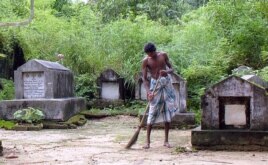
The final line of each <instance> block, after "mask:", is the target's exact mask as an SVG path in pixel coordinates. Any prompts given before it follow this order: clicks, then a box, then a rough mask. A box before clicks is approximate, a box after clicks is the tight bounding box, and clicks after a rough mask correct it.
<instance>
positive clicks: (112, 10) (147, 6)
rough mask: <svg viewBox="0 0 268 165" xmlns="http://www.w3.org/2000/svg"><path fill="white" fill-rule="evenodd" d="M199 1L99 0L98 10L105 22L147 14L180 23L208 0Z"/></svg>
mask: <svg viewBox="0 0 268 165" xmlns="http://www.w3.org/2000/svg"><path fill="white" fill-rule="evenodd" d="M197 1H199V0H165V1H162V0H135V1H133V0H116V1H106V0H98V1H97V2H96V10H97V11H99V12H100V13H101V15H102V20H103V21H104V22H110V21H115V20H117V19H120V18H129V17H130V18H135V17H136V16H138V15H143V14H146V15H147V16H148V18H149V19H150V20H154V21H159V22H161V23H163V24H174V23H180V18H181V16H182V15H183V14H185V13H187V12H189V11H191V10H193V9H194V8H195V7H198V6H201V5H204V4H205V3H206V0H204V1H203V2H202V3H199V2H198V3H197ZM200 2H201V1H200Z"/></svg>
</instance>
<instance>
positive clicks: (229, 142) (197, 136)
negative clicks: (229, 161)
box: [191, 127, 268, 151]
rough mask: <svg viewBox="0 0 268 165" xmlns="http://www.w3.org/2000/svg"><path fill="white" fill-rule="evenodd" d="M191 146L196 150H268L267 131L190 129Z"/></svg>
mask: <svg viewBox="0 0 268 165" xmlns="http://www.w3.org/2000/svg"><path fill="white" fill-rule="evenodd" d="M191 138H192V139H191V141H192V146H193V147H194V148H195V149H198V150H236V151H268V131H252V130H201V128H200V127H197V128H195V129H193V130H192V136H191Z"/></svg>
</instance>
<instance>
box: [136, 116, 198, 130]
mask: <svg viewBox="0 0 268 165" xmlns="http://www.w3.org/2000/svg"><path fill="white" fill-rule="evenodd" d="M142 118H143V114H142V115H140V121H141V120H142ZM147 118H148V115H147V114H146V116H145V119H144V122H143V124H142V126H143V127H145V126H146V123H147ZM153 127H154V128H164V123H159V124H154V125H153ZM194 127H195V114H194V113H191V112H185V113H177V114H176V115H175V116H174V117H173V118H172V121H171V128H179V129H189V128H194Z"/></svg>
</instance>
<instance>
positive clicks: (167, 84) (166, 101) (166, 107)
mask: <svg viewBox="0 0 268 165" xmlns="http://www.w3.org/2000/svg"><path fill="white" fill-rule="evenodd" d="M158 81H159V82H158V83H157V80H155V79H153V78H151V82H150V91H151V92H153V89H154V88H155V91H154V97H153V99H152V100H151V101H150V108H149V113H148V119H147V124H155V123H161V122H171V119H172V118H173V117H174V116H175V113H176V111H177V110H178V107H179V106H178V101H177V99H176V95H175V90H174V87H173V85H172V83H171V79H170V77H169V76H166V77H160V78H159V80H158ZM156 85H157V86H156ZM155 86H156V87H155Z"/></svg>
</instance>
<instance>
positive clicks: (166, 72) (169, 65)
mask: <svg viewBox="0 0 268 165" xmlns="http://www.w3.org/2000/svg"><path fill="white" fill-rule="evenodd" d="M162 56H163V57H164V59H165V63H166V66H167V67H168V69H167V68H165V69H163V70H160V76H167V74H170V73H173V68H172V65H171V63H170V62H169V59H168V56H167V54H166V53H163V54H162Z"/></svg>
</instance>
